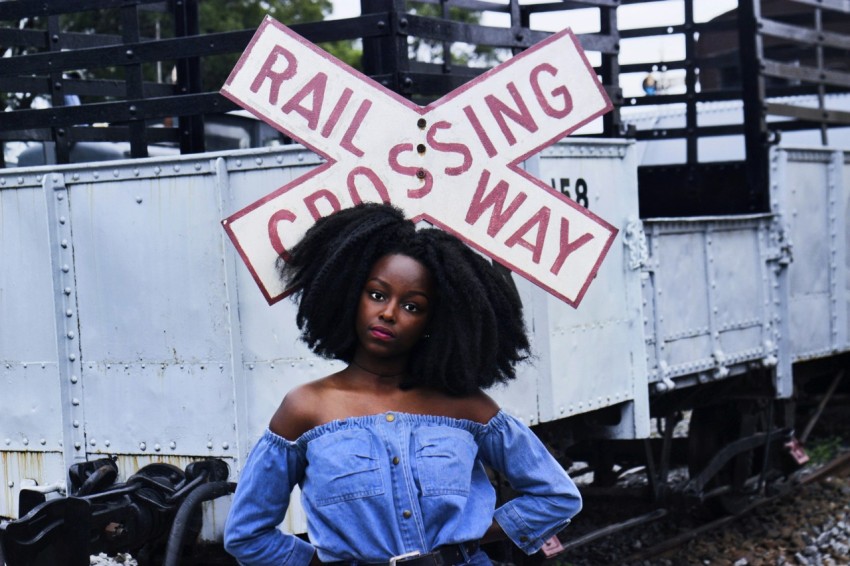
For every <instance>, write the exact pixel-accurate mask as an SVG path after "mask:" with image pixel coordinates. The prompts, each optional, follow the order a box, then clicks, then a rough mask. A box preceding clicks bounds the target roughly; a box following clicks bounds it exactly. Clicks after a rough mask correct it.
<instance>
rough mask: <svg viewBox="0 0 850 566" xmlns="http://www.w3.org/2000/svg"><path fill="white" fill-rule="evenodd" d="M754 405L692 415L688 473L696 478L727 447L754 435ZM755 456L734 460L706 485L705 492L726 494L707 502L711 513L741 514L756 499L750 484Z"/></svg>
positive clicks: (700, 410)
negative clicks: (714, 491)
mask: <svg viewBox="0 0 850 566" xmlns="http://www.w3.org/2000/svg"><path fill="white" fill-rule="evenodd" d="M757 423H758V419H757V417H756V415H755V414H754V413H753V411H752V407H751V406H744V405H743V404H738V403H728V404H724V405H709V406H705V407H698V408H696V409H694V410H693V413H692V414H691V422H690V428H689V432H688V472H689V474H690V476H691V477H692V478H694V477H696V476H697V475H698V474H699V473H700V472H702V471H703V470H704V469H705V468H706V466H708V464H709V462H711V460H712V458H714V456H715V455H716V454H717V453H718V452H719V451H720V450H721V449H722V448H723V447H725V446H726V445H728V444H729V443H731V442H734V441H735V440H738V439H740V438H744V437H747V436H751V435H752V434H754V433H755V432H756V430H757V428H758V424H757ZM755 473H756V472H755V456H754V453H753V451H747V452H743V453H741V454H739V455H738V456H736V457H734V458H733V459H732V460H731V461H730V462H728V463H727V464H726V465H725V466H723V468H721V469H720V471H719V472H718V473H717V474H715V475H714V477H713V478H712V479H711V480H710V481H709V482H708V483H707V484H706V485H705V488H704V492H710V491H712V490H714V489H717V488H721V487H722V488H725V489H726V491H725V492H724V493H722V494H720V495H718V496H716V497H712V498H710V499H708V500H707V502H706V506H707V508H708V509H709V510H711V511H713V512H715V513H719V514H727V513H731V514H735V513H739V512H741V511H742V510H743V509H744V508H745V507H746V506H747V505H748V504H749V503H750V502H751V500H752V496H753V494H754V493H753V488H752V485H751V482H748V480H750V479H751V478H752V477H753V475H754V474H755Z"/></svg>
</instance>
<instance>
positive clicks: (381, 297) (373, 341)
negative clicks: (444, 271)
mask: <svg viewBox="0 0 850 566" xmlns="http://www.w3.org/2000/svg"><path fill="white" fill-rule="evenodd" d="M434 301H435V296H434V282H433V280H432V277H431V273H430V272H429V271H428V269H427V268H426V267H425V266H424V265H422V264H421V263H419V262H418V261H416V260H415V259H413V258H411V257H409V256H406V255H400V254H390V255H385V256H383V257H382V258H380V259H379V260H378V261H377V262H375V265H373V266H372V270H371V271H370V272H369V275H368V277H367V278H366V284H365V285H364V286H363V292H362V293H361V295H360V303H359V305H358V307H357V321H356V323H355V324H356V331H357V338H358V340H359V342H360V347H359V350H360V351H361V353H362V354H369V355H371V356H374V357H376V358H396V357H400V356H406V355H407V354H408V353H409V352H410V350H411V349H412V348H413V346H414V345H416V343H417V342H418V341H419V340H420V339H421V338H422V335H423V334H424V333H425V328H426V327H427V325H428V321H429V320H430V318H431V317H430V314H431V311H430V309H431V308H432V307H433V306H434Z"/></svg>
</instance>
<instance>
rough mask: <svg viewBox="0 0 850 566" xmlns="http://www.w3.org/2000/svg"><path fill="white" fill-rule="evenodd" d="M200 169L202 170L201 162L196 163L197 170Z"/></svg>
mask: <svg viewBox="0 0 850 566" xmlns="http://www.w3.org/2000/svg"><path fill="white" fill-rule="evenodd" d="M200 170H201V164H200V163H195V171H200Z"/></svg>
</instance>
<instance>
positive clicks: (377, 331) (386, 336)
mask: <svg viewBox="0 0 850 566" xmlns="http://www.w3.org/2000/svg"><path fill="white" fill-rule="evenodd" d="M369 333H370V334H371V335H372V336H374V337H375V338H377V339H378V340H392V339H393V338H395V334H393V331H392V330H390V329H389V328H384V327H383V326H370V327H369Z"/></svg>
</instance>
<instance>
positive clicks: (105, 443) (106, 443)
mask: <svg viewBox="0 0 850 566" xmlns="http://www.w3.org/2000/svg"><path fill="white" fill-rule="evenodd" d="M110 444H112V443H111V442H109V441H108V440H104V441H103V445H104V446H106V447H107V448H109V445H110Z"/></svg>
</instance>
